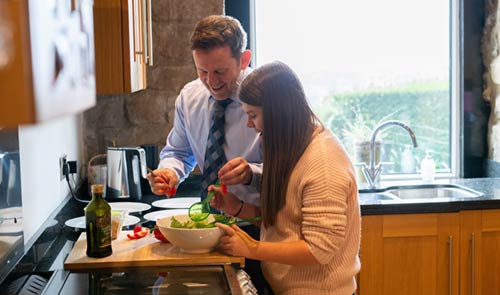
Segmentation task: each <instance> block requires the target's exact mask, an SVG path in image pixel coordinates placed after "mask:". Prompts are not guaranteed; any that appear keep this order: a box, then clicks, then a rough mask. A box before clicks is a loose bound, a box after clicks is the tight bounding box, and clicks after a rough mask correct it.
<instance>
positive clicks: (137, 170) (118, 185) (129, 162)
mask: <svg viewBox="0 0 500 295" xmlns="http://www.w3.org/2000/svg"><path fill="white" fill-rule="evenodd" d="M145 161H146V152H145V151H144V149H143V148H140V147H108V150H107V162H108V188H107V195H106V199H107V200H108V201H118V200H120V201H124V200H140V199H141V197H142V190H141V182H140V177H141V176H142V178H146V176H147V169H146V165H145V164H143V163H145Z"/></svg>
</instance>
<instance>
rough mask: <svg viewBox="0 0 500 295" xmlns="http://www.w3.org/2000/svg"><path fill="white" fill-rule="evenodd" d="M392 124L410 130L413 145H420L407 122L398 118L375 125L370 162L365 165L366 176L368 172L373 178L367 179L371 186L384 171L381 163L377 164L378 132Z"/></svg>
mask: <svg viewBox="0 0 500 295" xmlns="http://www.w3.org/2000/svg"><path fill="white" fill-rule="evenodd" d="M392 125H395V126H400V127H402V128H404V129H405V130H406V131H408V134H409V135H410V137H411V140H412V142H413V147H417V146H418V144H417V137H416V136H415V133H414V132H413V130H412V129H411V128H410V127H409V126H408V125H406V124H405V123H403V122H401V121H397V120H390V121H385V122H382V123H380V124H379V125H378V126H377V127H375V129H374V130H373V132H372V135H371V139H370V164H369V166H368V167H366V166H365V167H364V169H365V171H363V172H367V173H364V174H365V176H366V174H368V175H369V177H370V178H371V179H367V180H368V183H369V185H370V187H371V188H375V184H376V182H377V178H378V176H379V175H380V172H381V171H382V169H381V164H379V165H377V167H376V166H375V140H376V139H377V135H378V133H379V132H380V131H381V130H382V129H384V128H387V127H389V126H392Z"/></svg>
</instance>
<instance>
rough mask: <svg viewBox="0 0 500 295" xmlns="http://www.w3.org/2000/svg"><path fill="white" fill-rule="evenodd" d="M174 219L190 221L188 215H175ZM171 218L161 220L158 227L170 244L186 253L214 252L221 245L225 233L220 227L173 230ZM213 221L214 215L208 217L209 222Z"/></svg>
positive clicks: (157, 222)
mask: <svg viewBox="0 0 500 295" xmlns="http://www.w3.org/2000/svg"><path fill="white" fill-rule="evenodd" d="M174 217H175V218H176V219H177V220H178V221H179V222H181V223H182V222H185V221H187V220H190V218H189V216H188V215H187V214H182V215H174ZM171 218H172V216H168V217H164V218H160V219H158V220H157V221H156V225H157V226H158V228H159V229H160V231H161V233H162V234H163V235H164V236H165V238H167V240H168V241H169V242H170V243H172V244H173V245H175V246H177V247H179V248H180V249H181V250H182V251H183V252H186V253H208V252H211V251H213V250H214V248H215V246H217V244H218V243H219V238H220V237H221V236H222V235H223V233H224V231H223V230H221V229H219V228H218V227H212V228H191V229H190V228H172V227H170V223H171ZM213 220H214V219H213V217H212V215H210V216H208V218H207V221H208V222H211V221H213Z"/></svg>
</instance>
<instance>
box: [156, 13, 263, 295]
mask: <svg viewBox="0 0 500 295" xmlns="http://www.w3.org/2000/svg"><path fill="white" fill-rule="evenodd" d="M246 38H247V35H246V32H245V31H244V30H243V28H242V27H241V24H240V22H239V21H238V20H236V19H234V18H232V17H229V16H222V15H213V16H208V17H206V18H204V19H202V20H201V21H200V22H198V24H197V25H196V27H195V30H194V32H193V35H192V36H191V50H192V54H193V61H194V64H195V67H196V71H197V73H198V79H196V80H194V81H192V82H189V83H188V84H187V85H186V86H184V88H183V89H182V90H181V93H180V94H179V96H178V97H177V100H176V102H175V118H174V126H173V129H172V130H171V131H170V134H169V135H168V137H167V141H166V145H165V147H164V148H163V149H162V151H161V152H160V163H159V165H158V169H156V170H154V174H155V175H156V176H155V177H153V176H152V174H151V173H150V174H148V180H149V182H150V184H151V190H152V192H153V193H154V194H157V195H167V197H169V196H170V195H172V193H171V192H172V189H173V188H175V187H176V186H177V185H178V184H179V182H181V181H183V180H184V179H185V178H186V177H187V176H188V175H189V173H190V172H191V171H192V170H193V169H194V167H195V165H198V166H199V168H200V170H201V171H202V173H203V175H202V179H203V181H202V199H203V198H205V197H206V193H207V188H208V186H209V185H211V184H214V183H215V181H216V180H217V178H218V170H219V169H220V168H221V167H222V166H223V165H224V164H225V163H226V162H227V163H229V164H230V167H231V170H230V171H231V173H230V174H229V175H230V177H229V176H226V178H227V179H228V181H227V182H226V183H225V184H227V185H228V187H227V189H228V191H231V192H232V193H234V194H235V195H237V196H238V197H239V198H240V199H241V204H244V203H250V204H253V205H255V206H260V202H259V193H258V192H257V190H256V187H257V186H256V185H257V184H258V181H259V179H260V177H258V176H256V177H252V176H253V173H255V174H256V175H259V176H260V175H261V174H262V166H261V165H260V164H259V163H262V156H261V153H260V139H259V136H258V135H257V134H256V133H255V132H254V131H253V130H252V129H250V128H247V127H246V123H247V120H246V118H247V116H246V114H245V113H244V112H243V109H242V108H241V102H240V100H239V98H238V96H237V93H238V88H239V85H240V83H241V81H242V80H243V78H244V77H245V76H246V75H248V74H249V73H250V71H251V70H250V68H249V67H248V64H249V63H250V59H251V57H252V53H251V52H250V51H249V50H246V44H247V39H246ZM228 99H230V100H228ZM220 105H224V106H223V108H222V110H221V109H220ZM217 112H219V114H222V118H223V119H222V121H223V128H222V129H223V131H221V132H222V133H223V134H224V135H223V138H222V139H214V136H215V134H219V133H220V132H219V131H214V130H216V129H214V128H215V127H214V121H215V120H216V119H215V116H214V114H215V113H217ZM218 140H220V141H218ZM210 148H214V149H215V150H218V151H214V150H211V149H210ZM217 148H218V149H217ZM221 150H222V151H221ZM219 153H221V154H222V155H219ZM214 155H215V156H214ZM214 157H215V158H217V161H218V162H216V163H213V162H212V160H213V158H214ZM249 163H255V164H249ZM245 184H251V185H245ZM221 210H223V211H224V208H221ZM240 211H241V210H240ZM224 213H226V214H228V215H232V216H235V215H238V213H239V212H236V211H235V212H228V211H225V212H224ZM241 228H242V229H243V230H245V231H246V232H247V233H249V234H250V235H251V236H252V237H253V238H255V239H258V238H259V229H258V227H256V226H254V225H247V226H242V227H241ZM245 270H246V271H247V272H248V274H249V275H250V277H251V278H252V281H253V282H254V284H255V286H256V288H257V289H258V290H259V293H262V291H263V288H264V285H265V280H264V279H263V276H262V273H261V271H260V263H259V262H258V261H255V260H247V263H246V268H245Z"/></svg>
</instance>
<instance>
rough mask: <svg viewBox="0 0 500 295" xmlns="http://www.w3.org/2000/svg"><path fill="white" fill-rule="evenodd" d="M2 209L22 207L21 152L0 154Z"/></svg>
mask: <svg viewBox="0 0 500 295" xmlns="http://www.w3.org/2000/svg"><path fill="white" fill-rule="evenodd" d="M0 166H1V171H0V208H5V207H13V206H21V170H20V163H19V152H18V151H13V152H5V153H2V152H0Z"/></svg>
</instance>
